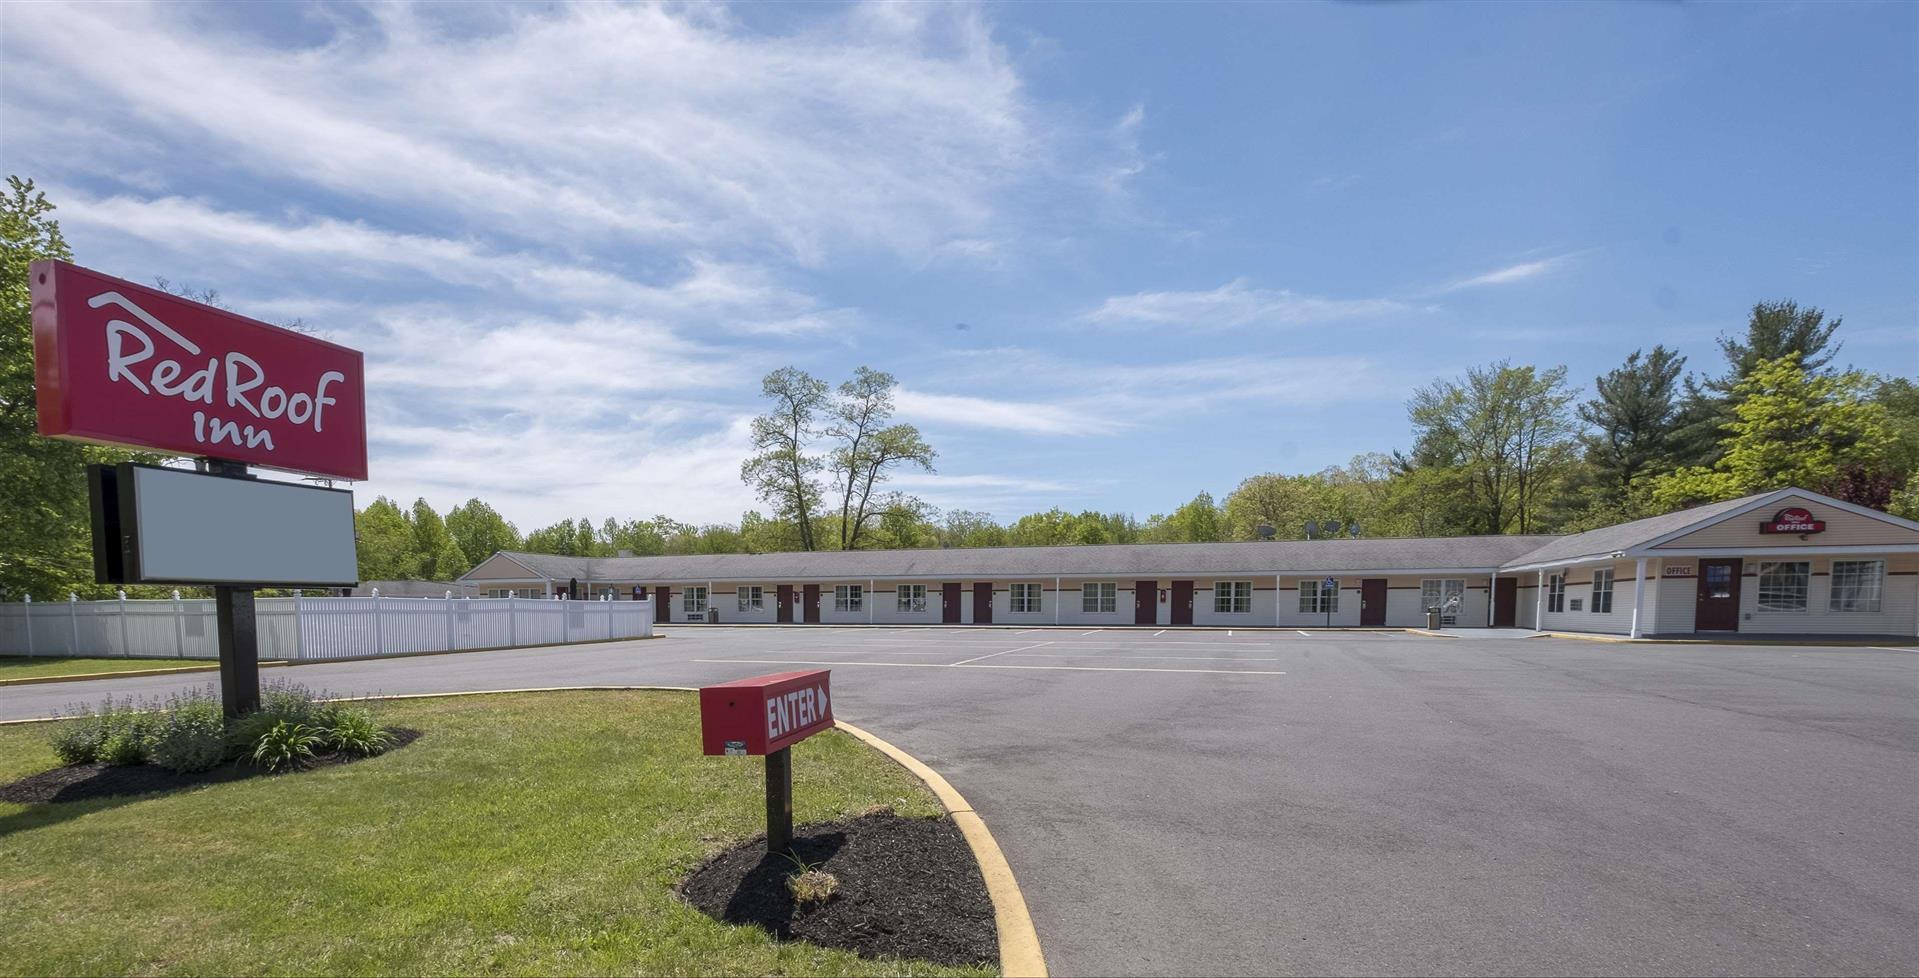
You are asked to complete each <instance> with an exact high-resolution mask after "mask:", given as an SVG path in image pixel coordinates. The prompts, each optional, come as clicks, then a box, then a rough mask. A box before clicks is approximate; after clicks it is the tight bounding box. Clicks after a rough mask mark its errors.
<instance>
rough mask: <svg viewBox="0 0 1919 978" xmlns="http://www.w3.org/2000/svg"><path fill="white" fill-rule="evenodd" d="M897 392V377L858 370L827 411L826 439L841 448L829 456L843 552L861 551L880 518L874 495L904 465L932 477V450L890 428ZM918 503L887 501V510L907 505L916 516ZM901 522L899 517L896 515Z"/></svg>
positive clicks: (914, 434) (909, 430)
mask: <svg viewBox="0 0 1919 978" xmlns="http://www.w3.org/2000/svg"><path fill="white" fill-rule="evenodd" d="M897 386H899V384H898V382H897V381H895V380H894V379H893V375H892V374H889V373H885V372H883V371H879V370H872V369H869V368H866V367H859V368H857V369H855V370H854V371H853V379H852V380H849V381H847V382H846V383H843V384H841V385H840V389H839V399H838V400H837V401H835V402H834V403H833V404H832V405H831V407H830V408H829V412H830V413H831V415H832V417H833V423H832V425H831V426H830V427H828V428H827V429H826V434H827V436H828V437H831V438H834V439H836V440H838V442H839V444H838V445H837V446H836V447H835V448H834V449H833V451H832V453H831V454H830V455H829V456H828V461H827V469H828V471H830V472H831V473H832V477H833V483H834V488H835V490H836V491H837V492H838V493H839V495H840V534H839V543H840V549H841V550H852V549H855V548H857V547H858V546H859V543H860V534H861V533H863V532H864V531H865V529H866V525H867V523H868V522H869V521H870V520H872V519H873V518H874V517H875V516H876V515H877V513H876V507H875V506H874V503H875V499H874V496H873V492H874V490H875V489H876V488H878V487H879V486H881V485H883V484H884V483H885V482H886V480H887V479H888V478H890V477H891V475H892V470H893V469H895V468H897V467H899V466H900V465H914V466H918V467H919V468H921V469H923V470H925V471H927V472H931V471H933V456H934V452H933V449H932V446H930V445H928V444H926V440H925V439H923V438H921V437H920V433H919V429H918V428H915V427H913V426H912V425H910V424H887V422H888V421H890V420H891V419H892V417H893V389H894V388H895V387H897ZM916 503H917V501H915V502H914V503H904V502H903V501H902V500H900V499H899V498H898V497H897V496H891V497H888V499H887V503H886V507H887V508H888V509H889V510H895V509H898V508H899V507H900V506H902V505H904V506H905V507H906V508H907V509H908V510H916ZM894 515H895V518H896V519H897V517H898V514H897V513H895V514H894Z"/></svg>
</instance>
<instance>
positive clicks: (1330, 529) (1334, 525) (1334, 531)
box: [1319, 520, 1339, 537]
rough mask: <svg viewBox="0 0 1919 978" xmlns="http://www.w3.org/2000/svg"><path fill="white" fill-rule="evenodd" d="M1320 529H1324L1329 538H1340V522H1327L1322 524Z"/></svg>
mask: <svg viewBox="0 0 1919 978" xmlns="http://www.w3.org/2000/svg"><path fill="white" fill-rule="evenodd" d="M1319 527H1320V529H1322V530H1325V531H1326V535H1327V536H1329V537H1336V536H1339V521H1338V520H1327V521H1326V522H1324V523H1321V524H1320V525H1319Z"/></svg>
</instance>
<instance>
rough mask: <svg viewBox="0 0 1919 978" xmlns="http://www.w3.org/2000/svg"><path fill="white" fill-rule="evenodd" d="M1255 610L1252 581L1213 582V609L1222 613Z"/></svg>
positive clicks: (1232, 613)
mask: <svg viewBox="0 0 1919 978" xmlns="http://www.w3.org/2000/svg"><path fill="white" fill-rule="evenodd" d="M1252 610H1253V582H1252V581H1215V582H1213V611H1214V612H1216V613H1218V614H1222V615H1243V614H1247V613H1249V612H1251V611H1252Z"/></svg>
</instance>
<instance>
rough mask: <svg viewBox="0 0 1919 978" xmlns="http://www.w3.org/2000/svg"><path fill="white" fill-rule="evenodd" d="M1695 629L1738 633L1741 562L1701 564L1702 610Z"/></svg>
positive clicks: (1722, 561)
mask: <svg viewBox="0 0 1919 978" xmlns="http://www.w3.org/2000/svg"><path fill="white" fill-rule="evenodd" d="M1692 627H1693V630H1694V631H1698V632H1736V631H1738V630H1739V558H1737V557H1729V558H1726V559H1723V560H1702V561H1700V562H1699V606H1698V610H1697V611H1696V612H1694V614H1693V625H1692Z"/></svg>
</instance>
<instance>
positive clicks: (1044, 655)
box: [954, 652, 1279, 665]
mask: <svg viewBox="0 0 1919 978" xmlns="http://www.w3.org/2000/svg"><path fill="white" fill-rule="evenodd" d="M1000 654H1001V655H1006V654H1008V653H1004V652H1002V653H1000ZM1013 658H1015V659H1107V660H1132V659H1174V660H1178V661H1181V662H1186V661H1196V660H1199V659H1213V660H1217V661H1220V662H1278V661H1279V656H1272V657H1270V658H1266V657H1258V656H1239V655H1077V654H1073V653H1068V652H1021V653H1019V654H1018V655H1015V656H1013ZM954 664H955V665H959V664H960V663H954Z"/></svg>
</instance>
